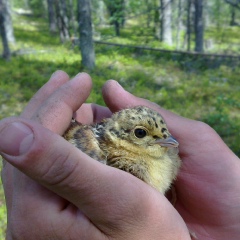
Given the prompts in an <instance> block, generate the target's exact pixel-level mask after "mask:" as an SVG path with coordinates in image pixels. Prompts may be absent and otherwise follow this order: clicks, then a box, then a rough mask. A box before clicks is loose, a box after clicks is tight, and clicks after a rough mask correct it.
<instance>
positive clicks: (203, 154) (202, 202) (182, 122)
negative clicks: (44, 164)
mask: <svg viewBox="0 0 240 240" xmlns="http://www.w3.org/2000/svg"><path fill="white" fill-rule="evenodd" d="M103 97H104V99H105V102H106V104H107V106H108V107H109V109H110V110H111V111H113V112H114V111H118V110H119V109H122V108H126V107H131V106H136V105H145V106H147V107H150V108H152V109H155V110H156V111H158V112H159V113H160V114H162V115H163V117H164V118H165V120H166V122H167V125H168V127H169V129H170V132H171V133H172V134H173V136H174V137H176V139H177V140H178V141H179V143H180V157H181V159H182V161H183V163H182V167H181V170H180V172H179V175H178V178H177V181H176V184H175V185H176V191H177V203H176V209H177V210H178V212H179V213H180V215H181V216H182V217H183V219H184V221H185V222H186V223H187V225H188V227H189V229H190V232H191V233H193V235H195V236H196V237H197V239H201V240H210V239H216V240H220V239H223V240H225V239H231V240H234V239H239V236H240V184H239V183H240V159H239V158H238V157H237V156H236V155H234V153H232V152H231V150H230V149H229V148H228V147H227V146H226V144H225V143H224V142H223V141H222V139H221V138H220V137H219V136H218V135H217V133H216V132H215V131H214V130H213V129H212V128H210V127H209V126H208V125H206V124H204V123H202V122H198V121H193V120H190V119H186V118H183V117H180V116H178V115H176V114H174V113H172V112H169V111H167V110H165V109H163V108H161V107H159V106H158V105H157V104H155V103H152V102H149V101H147V100H145V99H141V98H138V97H135V96H133V95H132V94H130V93H128V92H126V91H125V90H124V89H123V88H122V87H121V86H120V85H119V84H118V83H117V82H116V81H113V80H110V81H108V82H107V83H106V84H105V86H104V88H103Z"/></svg>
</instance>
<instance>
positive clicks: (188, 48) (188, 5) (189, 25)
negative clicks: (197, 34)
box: [186, 0, 192, 51]
mask: <svg viewBox="0 0 240 240" xmlns="http://www.w3.org/2000/svg"><path fill="white" fill-rule="evenodd" d="M191 5H192V1H191V0H188V2H187V34H186V35H187V50H188V51H190V50H191Z"/></svg>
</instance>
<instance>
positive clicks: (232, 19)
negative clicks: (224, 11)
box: [230, 6, 237, 26]
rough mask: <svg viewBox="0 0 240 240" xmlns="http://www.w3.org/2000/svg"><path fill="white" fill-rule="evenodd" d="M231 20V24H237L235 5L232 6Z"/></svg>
mask: <svg viewBox="0 0 240 240" xmlns="http://www.w3.org/2000/svg"><path fill="white" fill-rule="evenodd" d="M230 8H231V20H230V26H236V25H237V24H236V20H235V17H236V14H235V7H233V6H231V7H230Z"/></svg>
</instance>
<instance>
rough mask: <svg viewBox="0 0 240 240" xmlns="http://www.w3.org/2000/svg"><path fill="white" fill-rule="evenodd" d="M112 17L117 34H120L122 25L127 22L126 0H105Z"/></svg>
mask: <svg viewBox="0 0 240 240" xmlns="http://www.w3.org/2000/svg"><path fill="white" fill-rule="evenodd" d="M104 2H105V4H106V6H107V9H108V12H109V15H110V18H111V24H113V25H114V29H115V33H116V36H120V27H121V26H123V25H124V23H125V0H115V1H112V0H105V1H104Z"/></svg>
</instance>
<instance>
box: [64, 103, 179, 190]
mask: <svg viewBox="0 0 240 240" xmlns="http://www.w3.org/2000/svg"><path fill="white" fill-rule="evenodd" d="M64 138H65V139H66V140H68V141H69V142H70V143H72V144H73V145H75V146H76V147H77V148H79V149H80V150H81V151H83V152H85V153H86V154H87V155H89V156H90V157H92V158H93V159H95V160H97V161H99V162H102V163H104V164H107V165H109V166H112V167H115V168H118V169H121V170H124V171H126V172H129V173H131V174H132V175H134V176H136V177H137V178H139V179H141V180H143V181H144V182H146V183H147V184H149V185H150V186H152V187H154V188H156V189H157V190H158V191H160V192H161V193H163V194H164V193H165V192H166V191H167V190H168V189H169V188H170V186H171V183H172V182H173V180H174V179H175V178H176V176H177V173H178V170H179V167H180V165H181V160H180V158H179V156H178V142H177V141H176V139H174V138H173V136H172V135H171V134H170V132H169V131H168V129H167V126H166V123H165V121H164V120H163V118H162V116H161V115H160V114H159V113H157V112H155V111H154V110H152V109H150V108H147V107H144V106H138V107H134V108H128V109H123V110H121V111H119V112H116V113H114V114H113V115H112V117H111V118H106V119H104V120H102V121H101V122H100V123H96V124H95V125H92V126H90V125H83V124H80V123H77V122H73V123H71V125H70V127H69V129H68V130H67V131H66V133H65V134H64Z"/></svg>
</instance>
